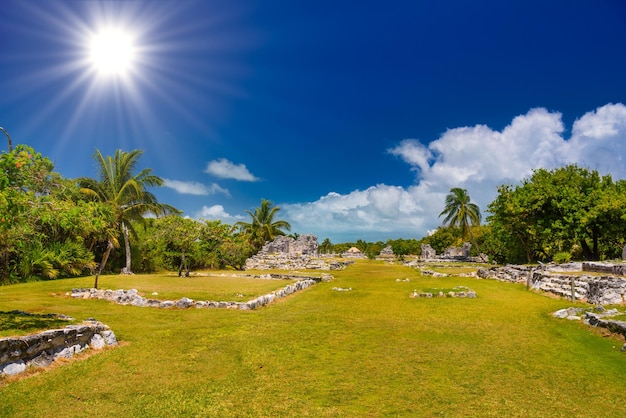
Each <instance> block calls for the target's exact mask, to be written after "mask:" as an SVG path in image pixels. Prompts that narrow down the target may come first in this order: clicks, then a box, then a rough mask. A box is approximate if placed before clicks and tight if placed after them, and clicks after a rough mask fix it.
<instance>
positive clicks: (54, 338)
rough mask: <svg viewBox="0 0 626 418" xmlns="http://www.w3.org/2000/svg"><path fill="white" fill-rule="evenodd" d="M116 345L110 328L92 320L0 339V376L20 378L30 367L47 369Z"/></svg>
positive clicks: (25, 313)
mask: <svg viewBox="0 0 626 418" xmlns="http://www.w3.org/2000/svg"><path fill="white" fill-rule="evenodd" d="M14 312H17V313H20V314H23V315H36V314H29V313H27V312H21V311H14ZM66 318H67V317H66ZM67 319H71V318H67ZM116 345H117V338H116V337H115V334H114V333H113V331H111V328H109V327H108V326H107V325H104V324H103V323H101V322H98V321H95V320H87V321H84V322H83V323H81V324H76V325H68V326H66V327H65V328H61V329H51V330H47V331H43V332H41V333H37V334H30V335H26V336H23V337H7V338H0V376H2V375H6V376H13V375H16V374H20V373H23V372H25V371H26V370H27V369H28V368H29V367H31V366H32V367H46V366H48V365H50V364H52V363H53V362H54V361H56V360H58V359H61V358H65V359H68V358H72V357H73V356H74V355H75V354H78V353H80V352H82V351H84V350H87V349H89V348H91V349H95V350H100V349H102V348H104V347H107V346H116Z"/></svg>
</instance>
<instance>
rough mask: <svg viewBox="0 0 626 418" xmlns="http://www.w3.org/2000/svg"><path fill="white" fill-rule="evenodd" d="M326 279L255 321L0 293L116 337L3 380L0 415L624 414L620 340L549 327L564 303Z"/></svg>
mask: <svg viewBox="0 0 626 418" xmlns="http://www.w3.org/2000/svg"><path fill="white" fill-rule="evenodd" d="M318 273H319V272H318ZM333 274H334V276H335V279H334V280H333V281H331V282H329V283H319V284H316V285H315V286H313V287H311V288H309V289H307V290H304V291H302V292H299V293H297V294H295V295H291V296H290V297H288V298H285V299H281V300H278V301H277V302H275V303H273V304H271V305H269V306H267V307H265V308H262V309H259V310H255V311H233V310H222V309H189V310H160V309H153V308H137V307H133V306H119V305H114V304H111V303H109V302H106V301H98V300H75V299H71V298H68V297H66V296H64V295H65V292H67V291H69V290H71V288H72V287H89V286H91V284H92V281H93V278H84V279H72V280H58V281H48V282H38V283H29V284H21V285H13V286H6V287H0V311H5V312H6V311H10V310H14V309H20V310H25V311H29V312H37V313H50V312H53V313H61V314H65V315H69V316H72V317H74V318H76V319H86V318H88V317H94V318H96V319H98V320H100V321H102V322H104V323H105V324H107V325H109V326H110V327H111V328H112V329H113V331H114V332H115V334H116V335H117V337H118V340H119V341H120V343H121V345H120V346H119V347H118V348H114V349H107V350H104V351H103V352H100V353H98V354H95V355H90V356H84V357H83V358H80V359H79V360H76V361H70V362H68V363H67V364H63V365H62V366H60V367H54V368H52V369H50V370H46V371H44V372H40V373H35V374H32V375H31V376H28V377H26V378H20V379H17V380H13V379H5V380H4V381H2V382H0V399H1V400H2V401H1V402H0V416H32V417H40V416H49V415H54V416H57V417H82V416H92V417H93V416H155V417H156V416H159V417H161V416H241V417H245V416H250V417H263V416H267V417H270V416H271V417H275V416H300V417H302V416H312V417H319V416H322V417H323V416H342V417H344V416H347V417H351V416H354V417H361V416H368V417H378V416H497V417H501V416H520V417H522V416H523V417H528V416H537V417H539V416H541V417H545V416H602V417H607V416H610V417H613V416H623V415H624V407H625V403H626V354H624V353H622V352H620V348H621V346H622V344H623V340H620V339H618V338H616V337H614V336H609V337H603V336H601V333H600V332H597V331H596V332H590V331H589V330H588V329H587V328H586V327H585V326H584V325H583V324H582V323H578V322H570V321H566V320H558V319H555V318H553V317H552V316H551V313H552V312H554V311H556V310H557V309H560V308H564V307H568V306H571V305H570V302H568V301H566V300H558V299H555V298H553V297H547V296H544V295H541V294H536V293H533V292H529V291H527V290H526V289H525V287H524V286H523V285H516V284H510V283H502V282H497V281H488V280H479V279H476V278H471V277H444V278H435V277H428V276H420V275H419V272H418V271H416V270H413V269H409V268H406V267H402V266H391V265H387V264H384V263H382V262H374V261H367V260H366V261H359V262H358V263H356V264H355V265H353V266H350V267H349V268H347V269H346V270H343V271H338V272H333ZM405 278H409V279H410V282H404V281H399V282H397V281H396V279H405ZM286 284H287V282H283V281H272V280H252V281H250V279H242V278H238V279H232V278H231V279H228V278H215V277H192V278H190V279H180V278H177V277H158V276H131V277H129V276H104V277H102V278H101V286H100V287H101V288H112V289H116V288H124V289H128V288H137V289H138V290H140V292H144V293H146V292H150V293H152V292H157V293H159V296H158V298H159V299H161V298H165V297H164V296H163V295H165V296H166V297H167V298H175V297H179V296H177V295H180V296H188V297H191V298H193V299H198V300H206V299H215V298H217V299H224V300H233V295H237V294H240V295H244V296H245V297H244V298H243V299H246V298H247V297H248V296H254V295H257V294H262V293H266V292H267V291H271V290H272V289H277V288H279V287H283V286H284V285H286ZM456 286H466V287H469V288H471V289H473V290H474V291H476V293H477V295H478V298H476V299H453V298H434V299H412V298H409V295H410V294H411V293H412V292H413V290H414V289H424V288H454V287H456ZM333 287H342V288H350V287H351V288H352V289H353V290H352V291H349V292H336V291H333V290H332V288H333ZM580 306H582V305H580Z"/></svg>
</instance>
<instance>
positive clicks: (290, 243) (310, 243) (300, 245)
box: [259, 234, 318, 256]
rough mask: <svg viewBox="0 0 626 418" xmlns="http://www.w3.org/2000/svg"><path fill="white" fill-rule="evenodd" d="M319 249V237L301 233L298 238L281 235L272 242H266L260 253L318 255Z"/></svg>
mask: <svg viewBox="0 0 626 418" xmlns="http://www.w3.org/2000/svg"><path fill="white" fill-rule="evenodd" d="M317 251H318V245H317V237H316V236H315V235H311V234H305V235H300V236H299V237H298V238H297V239H293V238H291V237H287V236H284V235H279V236H277V237H276V239H274V241H272V242H266V243H265V245H264V246H263V248H262V249H261V251H259V254H262V255H267V254H275V253H281V254H291V255H312V256H316V255H317Z"/></svg>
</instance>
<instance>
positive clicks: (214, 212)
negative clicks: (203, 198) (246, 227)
mask: <svg viewBox="0 0 626 418" xmlns="http://www.w3.org/2000/svg"><path fill="white" fill-rule="evenodd" d="M195 218H197V219H209V220H220V221H222V222H224V223H227V224H233V223H235V222H237V221H240V220H242V219H243V216H240V215H235V216H233V215H231V214H230V213H228V212H226V211H225V210H224V206H222V205H213V206H203V207H202V209H201V210H200V211H199V212H198V213H197V214H196V216H195Z"/></svg>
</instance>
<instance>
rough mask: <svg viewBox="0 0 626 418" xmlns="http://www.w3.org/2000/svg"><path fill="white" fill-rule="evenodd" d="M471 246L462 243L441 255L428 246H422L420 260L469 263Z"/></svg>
mask: <svg viewBox="0 0 626 418" xmlns="http://www.w3.org/2000/svg"><path fill="white" fill-rule="evenodd" d="M471 249H472V244H470V243H469V242H464V243H463V245H462V246H461V247H448V248H446V250H445V251H444V252H443V254H441V255H437V252H436V251H435V250H434V249H433V247H431V246H430V244H422V260H448V261H469V260H470V259H471V257H470V250H471Z"/></svg>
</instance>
